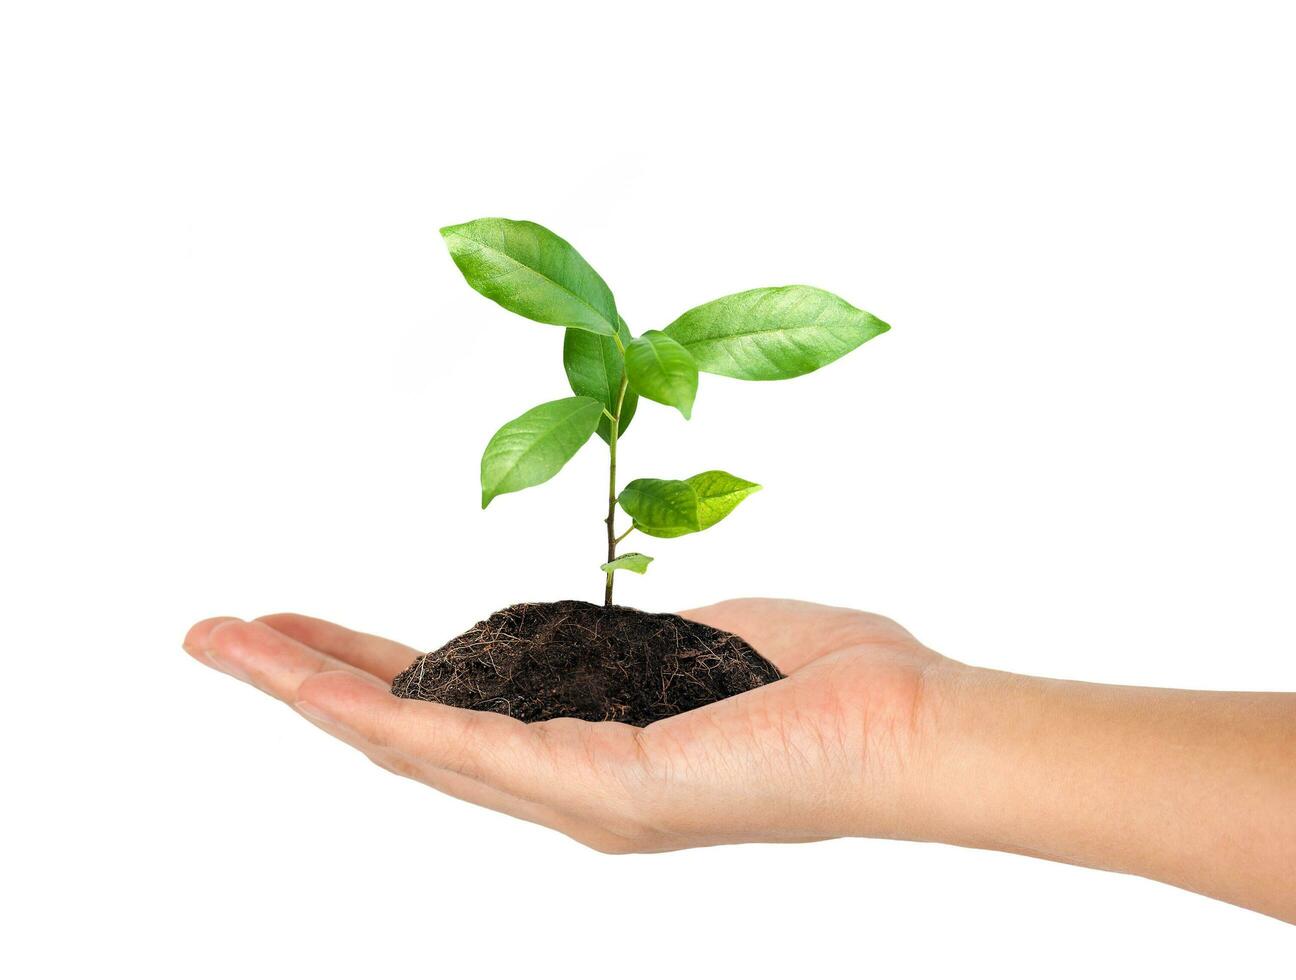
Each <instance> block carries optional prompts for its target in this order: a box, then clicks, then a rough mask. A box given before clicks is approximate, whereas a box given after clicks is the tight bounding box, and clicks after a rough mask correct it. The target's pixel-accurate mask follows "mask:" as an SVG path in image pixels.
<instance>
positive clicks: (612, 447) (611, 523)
mask: <svg viewBox="0 0 1296 980" xmlns="http://www.w3.org/2000/svg"><path fill="white" fill-rule="evenodd" d="M629 384H630V382H629V380H628V379H627V378H626V375H625V371H624V370H623V371H622V372H621V387H620V388H619V390H618V391H617V403H616V415H615V416H613V418H612V424H611V425H610V426H609V428H608V512H607V521H606V523H607V560H608V562H609V563H610V562H613V561H616V546H617V541H618V540H619V539H618V538H617V534H616V501H617V490H616V451H617V434H618V431H619V430H620V428H621V406H622V404H623V403H624V402H625V393H626V388H627V387H628V386H629ZM615 574H616V573H615V572H612V571H609V572H607V582H606V584H605V585H604V587H603V605H605V606H610V605H612V578H613V576H614V575H615Z"/></svg>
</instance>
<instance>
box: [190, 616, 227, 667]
mask: <svg viewBox="0 0 1296 980" xmlns="http://www.w3.org/2000/svg"><path fill="white" fill-rule="evenodd" d="M233 621H234V617H233V616H213V617H212V618H211V619H204V620H201V621H200V622H197V623H194V624H193V625H192V626H190V627H189V632H188V633H186V634H185V638H184V640H183V641H182V642H181V644H180V645H181V646H182V647H183V648H184V651H185V653H187V654H189V656H191V657H193V658H195V659H196V660H201V661H202V662H203V663H207V658H206V657H205V656H204V654H203V651H204V650H206V649H207V638H208V637H209V636H210V635H211V631H212V630H214V629H215V628H216V627H217V626H219V625H220V624H221V623H229V622H233ZM208 666H210V664H208Z"/></svg>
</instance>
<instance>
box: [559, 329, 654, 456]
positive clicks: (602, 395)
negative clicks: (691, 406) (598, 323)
mask: <svg viewBox="0 0 1296 980" xmlns="http://www.w3.org/2000/svg"><path fill="white" fill-rule="evenodd" d="M620 326H621V344H622V346H623V347H624V346H629V344H630V341H631V337H630V328H629V327H627V326H626V322H625V321H624V320H620ZM624 363H625V362H624V361H623V360H622V357H621V350H620V348H619V347H617V342H616V340H615V339H613V338H612V337H598V336H595V335H594V334H592V333H590V332H589V331H588V330H573V329H568V330H567V336H566V337H564V338H563V369H564V370H565V371H566V372H567V382H568V383H569V384H570V385H571V390H572V391H574V392H575V393H576V394H578V395H584V396H586V397H587V398H597V399H598V400H599V401H601V402H602V403H603V407H604V408H606V409H607V410H608V411H609V412H612V413H614V414H615V413H616V397H617V389H618V388H619V387H620V385H621V370H622V368H623V366H624ZM638 404H639V396H638V395H637V394H635V392H634V391H633V390H632V389H629V388H627V389H626V394H625V399H624V400H623V401H622V402H621V425H620V434H621V435H625V430H626V428H627V427H628V426H629V425H630V420H631V419H632V418H634V413H635V407H636V406H638ZM598 434H599V436H601V437H602V439H603V441H604V442H607V441H609V439H611V436H612V423H611V422H609V421H608V419H607V416H602V417H600V419H599V427H598Z"/></svg>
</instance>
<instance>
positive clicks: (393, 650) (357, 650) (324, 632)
mask: <svg viewBox="0 0 1296 980" xmlns="http://www.w3.org/2000/svg"><path fill="white" fill-rule="evenodd" d="M257 622H260V623H265V624H266V625H267V626H269V627H270V628H271V629H274V630H277V631H278V632H280V633H282V634H284V636H290V637H292V638H293V639H294V640H297V641H299V642H301V643H304V644H306V645H307V646H308V647H313V648H314V649H316V650H319V651H321V652H323V653H327V654H329V655H330V656H332V657H336V658H337V659H338V660H341V661H344V662H345V663H349V664H351V665H352V666H354V667H359V668H360V669H361V670H363V671H365V673H368V674H373V675H374V676H375V677H379V678H382V679H383V680H385V681H387V682H388V683H391V680H392V678H393V677H395V676H396V675H397V674H399V673H400V672H401V671H402V670H404V669H405V668H406V667H408V666H409V665H410V664H412V663H413V662H414V661H415V660H417V659H418V658H419V657H420V656H421V655H422V654H421V652H420V651H418V650H415V649H414V648H413V647H407V646H406V645H405V644H403V643H397V642H396V641H394V640H385V639H383V638H382V637H381V636H371V635H369V634H368V633H357V632H356V631H355V630H349V629H347V628H346V627H344V626H338V625H336V624H334V623H329V622H326V621H324V620H322V619H315V618H313V617H311V616H299V615H297V614H296V613H276V614H275V615H273V616H261V617H259V618H258V619H257Z"/></svg>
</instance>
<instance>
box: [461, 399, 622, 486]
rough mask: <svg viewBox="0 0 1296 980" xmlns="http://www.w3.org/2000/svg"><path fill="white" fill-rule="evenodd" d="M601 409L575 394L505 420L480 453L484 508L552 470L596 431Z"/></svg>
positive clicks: (561, 466) (569, 456)
mask: <svg viewBox="0 0 1296 980" xmlns="http://www.w3.org/2000/svg"><path fill="white" fill-rule="evenodd" d="M602 414H603V406H602V405H601V404H600V403H599V402H598V401H596V400H595V399H593V398H584V397H580V396H577V397H574V398H559V399H558V400H557V401H552V402H545V403H544V404H543V405H537V406H536V407H535V408H533V409H531V410H530V411H529V412H524V413H523V414H521V415H519V416H518V417H517V418H515V419H514V420H513V421H512V422H508V423H506V424H505V425H504V426H503V427H502V428H501V429H500V430H499V431H498V432H496V433H495V434H494V435H493V436H491V440H490V442H489V443H487V445H486V451H485V452H484V453H482V461H481V485H482V508H483V509H485V507H486V505H487V504H489V503H490V502H491V501H492V500H494V499H495V498H496V497H498V496H499V495H500V494H502V493H513V492H515V491H517V490H525V489H526V488H527V487H534V486H535V485H536V484H539V483H544V482H545V480H548V479H549V478H550V477H552V476H554V475H555V474H556V473H557V472H558V471H559V470H560V469H562V468H563V466H564V465H565V464H566V462H567V460H569V459H571V458H572V457H573V456H575V455H576V451H577V450H578V449H580V447H581V446H583V445H585V443H586V441H587V440H588V439H589V437H590V436H592V435H593V434H594V429H595V427H596V426H597V425H598V420H599V416H600V415H602Z"/></svg>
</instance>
